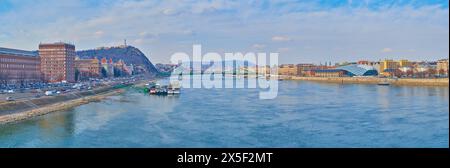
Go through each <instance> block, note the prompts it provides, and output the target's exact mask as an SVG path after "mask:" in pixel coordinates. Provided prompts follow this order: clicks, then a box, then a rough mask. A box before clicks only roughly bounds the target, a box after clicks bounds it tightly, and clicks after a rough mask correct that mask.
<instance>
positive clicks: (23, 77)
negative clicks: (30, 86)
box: [0, 47, 41, 84]
mask: <svg viewBox="0 0 450 168" xmlns="http://www.w3.org/2000/svg"><path fill="white" fill-rule="evenodd" d="M40 80H41V73H40V58H39V55H38V54H37V53H35V52H32V51H25V50H18V49H10V48H2V47H0V83H1V84H17V83H21V84H26V83H28V82H38V81H40Z"/></svg>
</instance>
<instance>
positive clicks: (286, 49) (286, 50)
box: [277, 47, 290, 52]
mask: <svg viewBox="0 0 450 168" xmlns="http://www.w3.org/2000/svg"><path fill="white" fill-rule="evenodd" d="M289 50H290V49H289V48H288V47H282V48H278V49H277V51H278V52H288V51H289Z"/></svg>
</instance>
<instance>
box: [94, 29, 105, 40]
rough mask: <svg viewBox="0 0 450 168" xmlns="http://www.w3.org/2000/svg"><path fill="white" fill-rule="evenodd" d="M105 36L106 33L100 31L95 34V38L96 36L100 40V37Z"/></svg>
mask: <svg viewBox="0 0 450 168" xmlns="http://www.w3.org/2000/svg"><path fill="white" fill-rule="evenodd" d="M103 34H105V32H103V31H101V30H99V31H96V32H95V33H94V36H95V37H96V38H100V37H102V36H103Z"/></svg>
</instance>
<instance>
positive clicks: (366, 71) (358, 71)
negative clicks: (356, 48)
mask: <svg viewBox="0 0 450 168" xmlns="http://www.w3.org/2000/svg"><path fill="white" fill-rule="evenodd" d="M336 69H340V70H344V71H345V72H346V75H347V76H376V75H378V71H377V70H376V69H375V68H374V67H372V66H369V65H360V64H357V65H346V66H341V67H337V68H336Z"/></svg>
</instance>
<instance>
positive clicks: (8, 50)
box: [0, 47, 39, 57]
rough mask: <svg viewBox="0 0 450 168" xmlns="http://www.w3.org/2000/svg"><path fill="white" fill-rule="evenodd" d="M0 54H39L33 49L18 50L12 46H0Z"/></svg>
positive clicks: (33, 55)
mask: <svg viewBox="0 0 450 168" xmlns="http://www.w3.org/2000/svg"><path fill="white" fill-rule="evenodd" d="M0 54H8V55H16V56H29V57H37V56H38V55H39V54H38V53H37V52H33V51H26V50H18V49H12V48H3V47H0Z"/></svg>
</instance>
